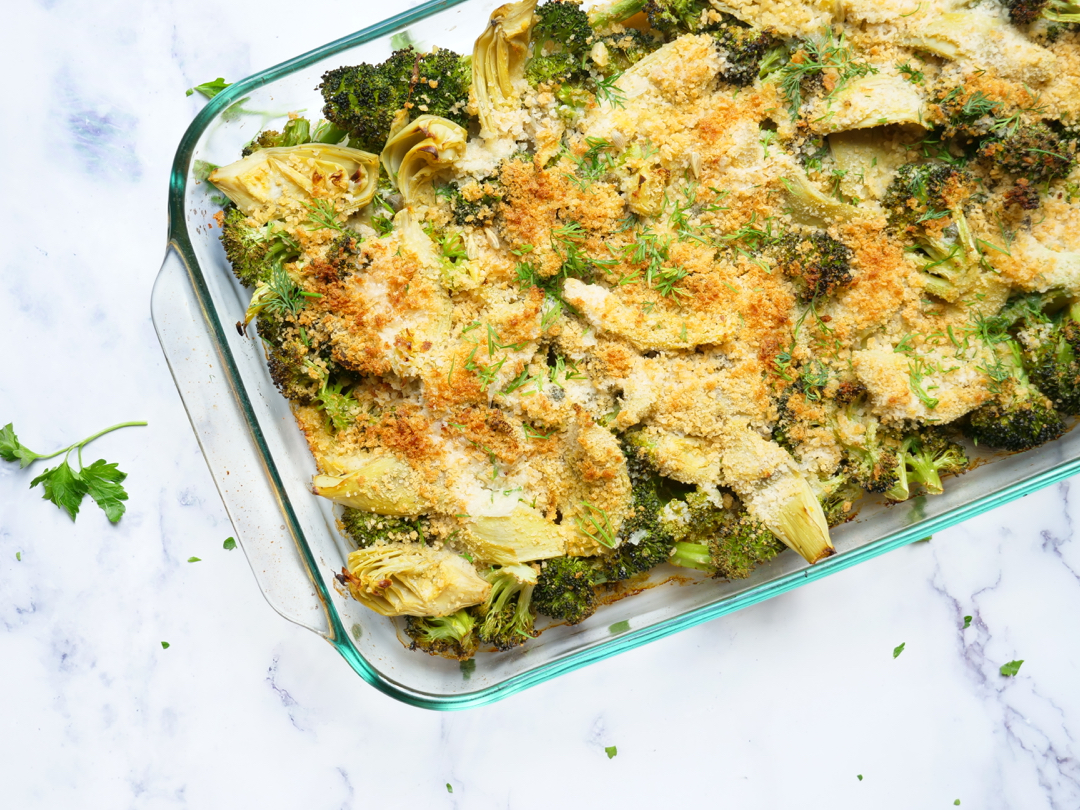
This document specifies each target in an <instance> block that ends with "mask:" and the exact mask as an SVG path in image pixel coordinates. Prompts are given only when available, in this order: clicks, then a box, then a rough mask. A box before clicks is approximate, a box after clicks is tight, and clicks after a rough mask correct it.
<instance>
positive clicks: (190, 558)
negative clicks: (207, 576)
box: [187, 557, 202, 562]
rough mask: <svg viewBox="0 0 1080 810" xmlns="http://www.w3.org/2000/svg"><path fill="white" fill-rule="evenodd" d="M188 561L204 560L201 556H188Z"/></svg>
mask: <svg viewBox="0 0 1080 810" xmlns="http://www.w3.org/2000/svg"><path fill="white" fill-rule="evenodd" d="M187 561H188V562H202V558H201V557H188V558H187Z"/></svg>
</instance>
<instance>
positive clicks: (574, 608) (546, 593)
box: [532, 557, 599, 624]
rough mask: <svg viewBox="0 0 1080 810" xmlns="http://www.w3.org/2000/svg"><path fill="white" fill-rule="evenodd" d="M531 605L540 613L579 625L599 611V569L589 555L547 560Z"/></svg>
mask: <svg viewBox="0 0 1080 810" xmlns="http://www.w3.org/2000/svg"><path fill="white" fill-rule="evenodd" d="M540 565H541V568H540V575H539V577H538V578H537V583H536V588H535V589H534V590H533V593H532V604H533V606H534V607H535V608H536V610H537V612H538V613H543V614H544V615H545V616H550V617H551V618H553V619H558V620H560V621H564V622H566V623H567V624H580V623H581V622H583V621H585V620H586V619H587V618H589V617H590V616H592V615H593V614H594V613H595V612H596V608H597V607H598V606H599V605H598V604H597V598H596V569H595V568H594V567H593V565H592V561H591V560H590V559H588V558H586V557H555V558H554V559H551V560H544V561H543V562H542V563H541V564H540Z"/></svg>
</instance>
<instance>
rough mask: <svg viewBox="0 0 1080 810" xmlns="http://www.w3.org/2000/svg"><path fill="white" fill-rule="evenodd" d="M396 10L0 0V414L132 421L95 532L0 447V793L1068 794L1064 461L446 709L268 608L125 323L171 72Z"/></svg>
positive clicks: (325, 4)
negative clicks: (641, 642) (517, 689)
mask: <svg viewBox="0 0 1080 810" xmlns="http://www.w3.org/2000/svg"><path fill="white" fill-rule="evenodd" d="M395 6H397V7H402V8H403V7H404V4H403V3H401V2H400V0H398V2H397V3H395V2H393V1H392V2H388V3H382V4H368V3H351V4H344V3H340V2H330V1H329V0H308V2H306V3H305V4H303V7H302V9H303V13H302V14H297V13H295V8H296V7H295V4H289V3H285V2H278V0H263V1H262V2H259V3H255V2H252V0H237V1H236V2H232V3H219V2H208V0H189V2H185V3H177V2H168V1H166V2H160V3H151V2H137V0H102V2H99V3H94V4H89V3H77V2H74V1H73V0H37V2H29V0H28V1H27V2H23V3H20V4H18V6H17V8H16V9H15V10H14V11H13V12H10V11H9V14H8V16H7V18H6V22H5V25H4V26H3V27H2V30H0V61H2V64H3V66H4V68H5V70H4V74H5V76H6V77H7V81H6V82H5V83H4V89H3V91H2V94H3V99H4V106H5V126H4V127H3V128H2V130H0V142H2V148H0V176H2V177H3V178H4V188H5V191H6V193H5V194H4V195H3V196H4V199H3V201H2V202H0V210H2V214H0V222H2V223H3V226H2V228H3V233H4V236H5V239H4V250H3V255H2V259H0V262H2V268H3V269H2V272H0V334H2V341H3V346H4V350H3V352H2V353H0V423H6V422H8V421H11V422H14V424H15V427H16V429H17V431H18V432H19V435H20V436H21V437H22V438H23V439H24V440H25V442H26V443H27V444H28V445H29V446H31V447H34V448H40V449H44V448H53V447H58V446H62V445H64V444H67V443H69V442H71V441H75V440H77V439H79V438H81V437H83V436H85V435H88V434H89V433H91V432H93V431H94V430H96V429H98V428H100V427H103V426H105V425H108V424H111V423H114V422H117V421H121V420H126V419H146V420H147V421H149V423H150V425H149V427H145V428H138V429H130V430H126V431H122V432H119V433H116V434H113V435H111V436H109V437H107V438H104V439H102V440H101V441H100V442H98V443H97V444H96V445H95V446H94V447H93V453H92V454H91V457H92V458H98V457H101V456H104V457H106V458H108V459H109V460H111V461H118V462H120V466H121V468H122V469H124V470H125V471H127V472H128V473H129V474H130V477H129V479H128V482H127V486H128V490H129V492H130V494H131V499H130V501H129V505H128V513H127V515H126V516H125V517H124V518H123V520H122V521H121V522H120V524H119V525H117V526H112V525H110V524H109V523H108V522H107V521H106V519H105V517H104V515H103V514H102V513H101V512H100V511H99V510H98V509H97V508H96V507H94V506H93V505H87V506H86V507H84V511H83V514H82V515H80V517H79V519H78V522H77V523H75V524H73V523H72V522H71V521H70V520H69V519H68V517H67V516H66V515H64V514H62V513H60V512H59V511H58V510H57V509H56V508H55V507H53V506H52V505H51V504H49V503H47V502H45V501H43V500H41V498H40V493H39V491H37V490H35V491H28V489H27V488H28V486H29V482H30V479H31V478H32V477H33V474H34V473H33V472H31V471H19V470H18V469H16V468H15V465H10V464H2V465H0V718H2V725H0V727H2V732H0V791H2V796H3V798H2V800H0V803H2V804H3V806H5V807H10V808H20V809H21V808H54V807H61V806H73V807H129V808H179V807H195V808H215V807H260V808H295V807H300V806H304V807H307V808H311V809H312V810H316V809H317V808H320V809H321V808H340V807H346V808H352V807H364V806H384V807H461V808H503V807H511V808H546V807H551V806H570V807H588V806H597V807H612V806H618V805H621V806H629V807H644V806H653V805H657V806H666V805H668V804H671V803H673V802H675V803H680V804H687V805H688V806H717V805H721V804H722V805H723V806H729V807H740V808H763V809H768V810H773V809H774V808H787V807H802V808H817V807H822V808H825V807H828V808H831V809H832V810H843V809H846V808H868V807H869V808H876V809H877V810H891V809H892V808H897V809H898V810H908V809H909V808H935V807H941V808H945V807H952V806H955V804H956V800H957V799H959V800H960V803H961V805H962V806H963V807H972V808H1025V810H1040V809H1041V808H1055V810H1058V809H1060V810H1065V809H1066V808H1069V809H1071V808H1076V807H1080V761H1078V755H1080V743H1078V741H1077V738H1078V737H1080V689H1078V688H1077V684H1080V633H1078V632H1077V630H1076V627H1077V616H1078V615H1080V545H1078V543H1077V541H1076V540H1075V539H1074V538H1073V528H1074V525H1075V523H1076V521H1078V520H1080V496H1078V488H1077V486H1076V485H1075V483H1073V482H1069V481H1066V482H1064V483H1061V484H1059V485H1057V486H1055V487H1052V488H1049V489H1047V490H1043V491H1042V492H1039V493H1037V494H1034V495H1031V496H1029V497H1027V498H1025V499H1023V500H1020V501H1018V502H1015V503H1013V504H1012V505H1010V506H1008V507H1005V508H1002V509H999V510H997V511H994V512H991V513H989V514H985V515H983V516H981V517H979V518H977V519H974V520H971V521H969V522H968V523H965V524H963V525H961V526H958V527H956V528H954V529H951V530H949V531H946V532H942V533H940V534H938V535H937V536H935V537H934V539H933V540H932V541H931V542H929V543H919V544H915V545H913V546H909V547H907V548H904V549H901V550H899V551H896V552H894V553H891V554H889V555H886V556H884V557H880V558H878V559H876V560H874V561H872V562H869V563H867V564H864V565H861V566H858V567H857V568H854V569H850V570H848V571H845V572H843V573H840V574H838V575H836V576H833V577H830V578H828V579H826V580H824V581H822V582H819V583H815V584H813V585H811V586H809V587H806V588H802V589H799V590H796V591H794V592H792V593H789V594H787V595H785V596H782V597H780V598H777V599H773V600H771V601H769V602H766V603H764V604H760V605H758V606H756V607H753V608H750V609H747V610H743V611H742V612H739V613H737V614H734V615H732V616H729V617H726V618H723V619H720V620H717V621H714V622H711V623H709V624H706V625H703V626H700V627H697V628H695V629H693V630H690V631H688V632H684V633H681V634H678V635H676V636H673V637H670V638H667V639H664V640H662V641H659V642H656V643H653V644H650V645H648V646H646V647H644V648H641V649H638V650H636V651H634V652H631V653H627V654H624V655H621V656H619V657H617V658H615V659H612V660H609V661H605V662H603V663H600V664H595V665H592V666H589V667H587V668H585V669H583V670H580V671H578V672H574V673H572V674H569V675H567V676H564V677H561V678H558V679H556V680H554V681H551V682H549V683H546V684H544V685H542V686H539V687H536V688H533V689H531V690H528V691H527V692H525V693H522V694H520V695H518V696H516V697H513V698H510V699H508V700H505V701H503V702H500V703H497V704H495V705H493V706H489V707H486V708H482V709H475V710H471V711H467V712H462V713H451V714H439V713H433V712H428V711H423V710H420V709H414V708H411V707H408V706H405V705H403V704H400V703H397V702H395V701H393V700H391V699H389V698H387V697H385V696H383V695H382V694H380V693H379V692H377V691H375V690H374V689H372V688H370V687H368V686H367V685H365V684H364V683H363V682H362V681H361V680H360V679H359V678H358V677H357V676H356V675H355V674H354V673H353V672H352V670H351V669H350V668H349V667H348V665H347V664H346V663H345V662H344V660H342V659H341V658H340V657H339V656H338V655H337V653H335V652H334V650H333V649H332V648H331V647H330V646H329V645H328V644H326V643H325V642H324V641H323V640H321V639H320V638H319V637H318V636H316V635H314V634H312V633H310V632H307V631H305V630H302V629H300V628H298V627H296V626H293V625H291V624H289V623H288V622H286V621H284V620H283V619H282V618H281V617H279V616H278V615H277V614H275V613H274V611H273V610H271V609H270V608H269V606H268V605H267V604H266V602H265V601H264V600H263V598H262V596H261V594H260V592H259V590H258V588H257V586H256V583H255V580H254V578H253V577H252V575H251V572H250V570H249V568H248V566H247V563H246V561H245V559H244V557H243V556H242V554H241V552H240V551H239V550H236V551H226V550H224V549H223V548H222V541H223V540H224V539H225V538H226V537H228V536H229V535H230V534H231V533H232V530H231V527H230V524H229V520H228V518H227V516H226V514H225V512H224V509H223V508H222V506H221V502H220V500H219V498H218V495H217V492H216V490H215V488H214V484H213V481H212V480H211V478H210V475H209V473H208V471H207V468H206V465H205V464H204V462H203V459H202V456H201V454H200V452H199V448H198V446H197V444H196V442H195V438H194V435H193V433H192V431H191V428H190V426H189V424H188V421H187V419H186V416H185V414H184V410H183V407H182V405H181V402H180V399H179V397H178V395H177V392H176V389H175V388H174V386H173V382H172V379H171V378H170V376H169V372H168V369H167V368H166V365H165V362H164V359H163V357H162V354H161V350H160V349H159V347H158V343H157V340H156V337H155V334H154V330H153V327H152V325H151V322H150V316H149V299H150V290H151V286H152V284H153V281H154V277H155V274H156V272H157V268H158V265H159V263H160V261H161V256H162V253H163V248H164V242H165V228H166V216H165V201H166V193H167V179H168V170H169V164H170V161H171V159H172V156H173V151H174V149H175V146H176V144H177V142H178V140H179V138H180V136H181V135H182V134H183V132H184V129H185V128H186V126H187V124H188V122H189V121H190V120H191V118H192V116H193V115H194V114H195V112H196V111H197V110H198V109H199V107H200V104H201V102H200V100H199V98H198V97H192V98H187V97H185V95H184V89H185V88H187V87H189V86H191V85H193V84H196V83H199V82H202V81H206V80H209V79H213V78H214V77H216V76H225V77H227V78H230V79H235V78H239V77H241V76H245V75H248V74H250V73H252V72H254V71H257V70H261V69H263V68H265V67H268V66H270V65H272V64H275V63H277V62H280V61H282V60H284V59H286V58H288V57H291V56H293V55H296V54H298V53H301V52H303V51H306V50H308V49H310V48H313V47H315V46H317V45H319V44H322V43H323V42H326V41H328V40H330V39H332V38H336V37H338V36H340V35H342V34H344V33H347V32H349V31H353V30H357V29H359V28H362V27H364V26H365V25H367V24H370V23H372V22H374V21H375V20H376V19H377V18H379V17H382V16H385V15H386V14H387V12H389V11H390V10H391V9H392V8H394V7H395ZM88 460H89V459H88ZM36 469H38V468H35V470H36ZM17 555H18V556H21V560H20V559H18V557H17ZM191 556H197V557H200V558H201V561H200V562H197V563H189V562H187V559H188V558H189V557H191ZM965 615H971V616H973V617H974V620H973V622H972V624H971V627H969V628H968V629H966V630H965V629H963V616H965ZM162 641H167V642H169V644H170V646H169V648H168V649H163V648H162V645H161V642H162ZM901 642H903V643H905V645H906V647H905V649H904V651H903V653H902V654H901V655H900V656H899V657H897V658H894V657H893V649H894V647H896V646H897V645H899V644H900V643H901ZM1012 659H1024V661H1025V663H1024V665H1023V667H1022V669H1021V670H1020V673H1019V675H1018V676H1017V677H1014V678H1004V677H1002V676H1001V675H1000V674H999V673H998V668H999V666H1000V665H1001V664H1003V663H1005V662H1007V661H1010V660H1012ZM607 746H617V748H618V755H617V756H616V757H615V758H614V759H609V758H608V757H607V755H606V754H605V752H604V749H605V747H607ZM860 775H861V776H862V779H861V780H860V779H859V776H860ZM451 789H452V792H450V790H451Z"/></svg>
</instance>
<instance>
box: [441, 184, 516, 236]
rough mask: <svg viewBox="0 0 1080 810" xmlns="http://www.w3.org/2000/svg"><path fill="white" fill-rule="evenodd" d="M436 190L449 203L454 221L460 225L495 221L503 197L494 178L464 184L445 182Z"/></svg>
mask: <svg viewBox="0 0 1080 810" xmlns="http://www.w3.org/2000/svg"><path fill="white" fill-rule="evenodd" d="M436 191H437V193H438V195H439V196H440V197H442V198H443V199H445V200H446V202H447V203H448V204H449V206H450V212H451V213H452V214H453V215H454V222H456V223H457V224H458V225H460V226H462V227H464V226H466V225H477V226H486V225H490V224H491V223H492V222H494V221H495V214H496V211H497V209H498V205H499V203H501V202H502V199H503V198H502V193H501V190H500V189H499V186H498V183H497V182H496V181H495V180H494V179H488V180H484V181H482V182H480V183H468V184H466V185H465V186H459V185H456V184H454V183H447V184H446V185H445V186H440V187H439V188H437V189H436Z"/></svg>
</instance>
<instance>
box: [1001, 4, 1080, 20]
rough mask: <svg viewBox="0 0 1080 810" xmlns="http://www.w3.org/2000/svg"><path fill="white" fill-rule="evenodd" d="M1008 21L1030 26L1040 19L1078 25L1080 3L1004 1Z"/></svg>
mask: <svg viewBox="0 0 1080 810" xmlns="http://www.w3.org/2000/svg"><path fill="white" fill-rule="evenodd" d="M1004 2H1005V7H1006V8H1007V9H1008V10H1009V19H1010V20H1012V21H1013V22H1014V23H1015V24H1016V25H1020V26H1026V25H1031V24H1032V23H1033V22H1035V21H1036V20H1037V19H1039V18H1040V17H1043V18H1045V19H1047V20H1050V21H1052V22H1058V23H1080V3H1078V2H1076V0H1004Z"/></svg>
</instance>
